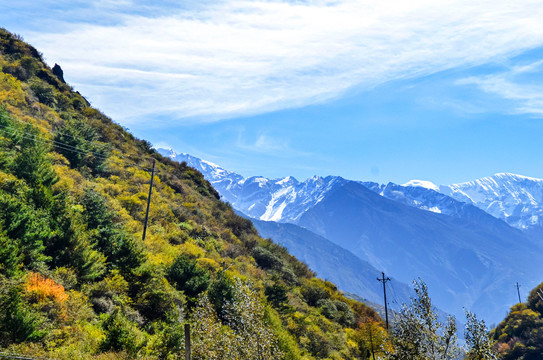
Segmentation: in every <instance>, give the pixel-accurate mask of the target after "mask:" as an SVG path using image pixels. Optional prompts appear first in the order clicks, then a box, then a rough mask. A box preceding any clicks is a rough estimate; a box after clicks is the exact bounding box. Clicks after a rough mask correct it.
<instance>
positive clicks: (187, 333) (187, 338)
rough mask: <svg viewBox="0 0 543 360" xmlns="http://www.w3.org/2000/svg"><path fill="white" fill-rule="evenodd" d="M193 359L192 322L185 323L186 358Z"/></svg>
mask: <svg viewBox="0 0 543 360" xmlns="http://www.w3.org/2000/svg"><path fill="white" fill-rule="evenodd" d="M190 359H191V344H190V324H185V360H190Z"/></svg>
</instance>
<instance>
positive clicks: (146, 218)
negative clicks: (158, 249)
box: [141, 159, 156, 241]
mask: <svg viewBox="0 0 543 360" xmlns="http://www.w3.org/2000/svg"><path fill="white" fill-rule="evenodd" d="M155 162H156V160H154V159H153V168H152V169H151V184H150V185H149V196H148V197H147V211H146V212H145V222H144V223H143V235H142V238H141V239H142V240H143V241H145V233H146V232H147V220H149V207H150V206H151V193H152V192H153V178H154V177H155Z"/></svg>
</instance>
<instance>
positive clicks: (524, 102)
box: [457, 61, 543, 117]
mask: <svg viewBox="0 0 543 360" xmlns="http://www.w3.org/2000/svg"><path fill="white" fill-rule="evenodd" d="M542 73H543V61H536V62H532V63H529V64H525V65H521V66H513V67H511V68H510V69H509V70H508V71H505V72H501V73H498V74H491V75H483V76H472V77H468V78H465V79H461V80H459V81H457V84H459V85H475V86H477V87H478V88H480V89H481V90H483V91H485V92H487V93H491V94H494V95H498V96H500V97H502V98H504V99H506V100H511V101H512V102H513V106H512V107H511V112H512V113H517V114H531V115H535V116H537V117H541V116H543V85H542V84H541V81H540V80H541V78H540V76H541V74H542ZM534 75H536V76H535V77H534ZM530 77H532V78H531V79H530ZM527 78H528V79H527ZM538 79H539V80H538Z"/></svg>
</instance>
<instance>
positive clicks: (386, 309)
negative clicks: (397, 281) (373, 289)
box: [377, 272, 390, 329]
mask: <svg viewBox="0 0 543 360" xmlns="http://www.w3.org/2000/svg"><path fill="white" fill-rule="evenodd" d="M381 274H383V278H382V279H379V278H377V281H382V282H383V294H384V296H385V321H386V325H387V329H388V305H387V287H386V286H385V284H386V282H387V281H390V278H388V277H387V278H385V273H384V272H382V273H381Z"/></svg>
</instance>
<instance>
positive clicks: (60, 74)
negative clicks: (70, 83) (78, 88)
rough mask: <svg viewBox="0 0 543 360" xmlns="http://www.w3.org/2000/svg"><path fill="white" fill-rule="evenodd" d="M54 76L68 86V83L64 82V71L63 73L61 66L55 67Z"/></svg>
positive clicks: (56, 65)
mask: <svg viewBox="0 0 543 360" xmlns="http://www.w3.org/2000/svg"><path fill="white" fill-rule="evenodd" d="M53 74H55V76H56V77H57V78H58V79H59V80H60V81H62V82H63V83H65V84H66V81H64V71H62V68H61V67H60V65H59V64H55V66H53Z"/></svg>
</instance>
